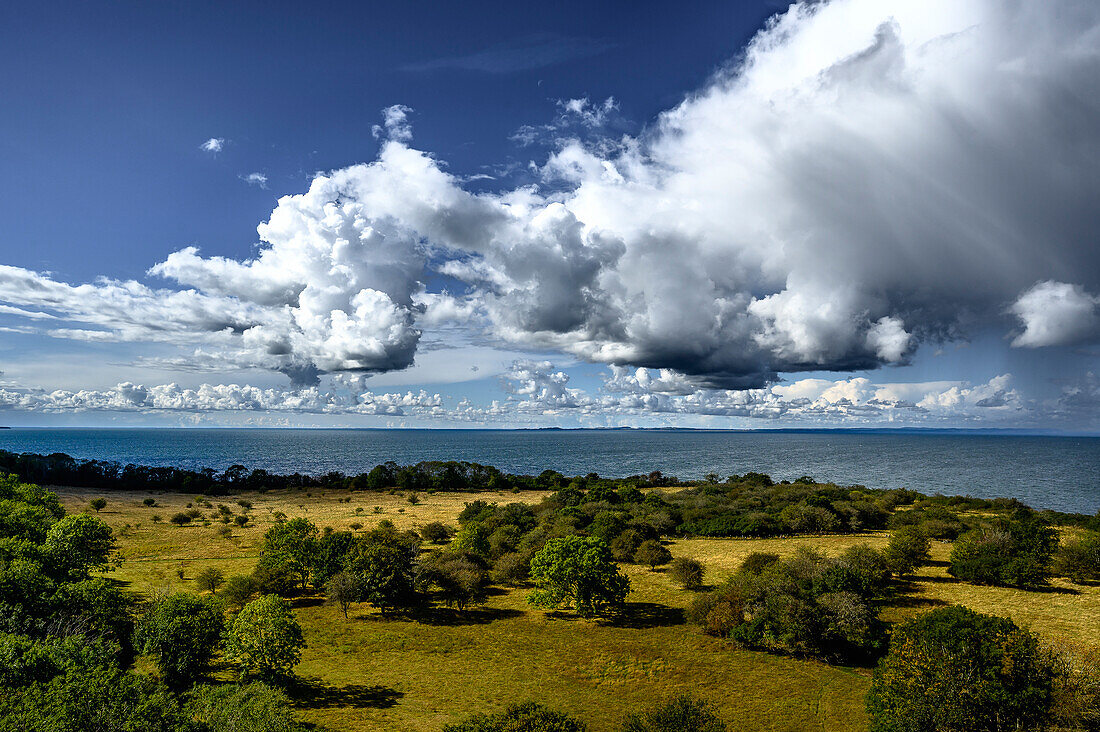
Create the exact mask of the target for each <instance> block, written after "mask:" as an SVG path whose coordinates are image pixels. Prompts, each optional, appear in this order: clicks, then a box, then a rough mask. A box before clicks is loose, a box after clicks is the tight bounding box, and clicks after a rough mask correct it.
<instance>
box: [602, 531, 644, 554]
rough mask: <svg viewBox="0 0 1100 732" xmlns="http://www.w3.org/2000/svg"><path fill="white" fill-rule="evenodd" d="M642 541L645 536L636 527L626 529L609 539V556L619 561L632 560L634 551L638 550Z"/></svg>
mask: <svg viewBox="0 0 1100 732" xmlns="http://www.w3.org/2000/svg"><path fill="white" fill-rule="evenodd" d="M643 541H645V537H643V536H642V535H641V534H640V533H639V532H638V530H637V529H626V530H625V531H623V532H622V533H621V534H619V535H618V536H616V537H615V538H614V539H613V540H612V541H611V544H610V545H609V548H610V549H611V556H613V557H615V560H616V561H619V562H633V561H634V553H635V552H637V551H638V547H640V546H641V545H642V542H643Z"/></svg>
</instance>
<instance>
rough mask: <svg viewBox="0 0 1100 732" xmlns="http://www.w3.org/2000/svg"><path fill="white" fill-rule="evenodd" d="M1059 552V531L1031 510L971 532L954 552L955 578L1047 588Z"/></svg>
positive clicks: (993, 583) (961, 538) (964, 536)
mask: <svg viewBox="0 0 1100 732" xmlns="http://www.w3.org/2000/svg"><path fill="white" fill-rule="evenodd" d="M1057 549H1058V532H1057V531H1055V530H1054V529H1053V528H1051V527H1049V526H1046V525H1045V524H1043V523H1042V522H1041V521H1040V520H1039V518H1038V516H1037V515H1035V514H1034V513H1033V512H1030V511H1019V512H1017V514H1016V515H1015V516H1014V517H1013V518H1012V519H998V520H996V521H993V522H991V523H990V524H988V525H986V526H983V527H980V528H978V529H974V530H973V531H969V532H967V533H966V534H964V535H963V536H962V537H960V538H959V540H958V541H956V542H955V547H954V548H953V549H952V550H951V566H950V567H949V568H948V570H947V571H948V573H949V574H950V575H951V576H953V577H958V578H959V579H962V580H966V581H968V582H974V583H977V584H988V585H1004V586H1008V587H1037V586H1041V585H1045V584H1046V583H1047V578H1048V577H1049V576H1050V568H1051V560H1052V558H1053V556H1054V552H1055V551H1056V550H1057Z"/></svg>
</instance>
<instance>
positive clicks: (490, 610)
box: [409, 607, 523, 625]
mask: <svg viewBox="0 0 1100 732" xmlns="http://www.w3.org/2000/svg"><path fill="white" fill-rule="evenodd" d="M521 615H523V611H522V610H512V609H509V608H496V607H477V608H466V609H465V610H456V609H454V608H449V607H429V608H425V609H423V610H418V611H416V612H415V613H410V614H409V618H410V619H411V620H415V621H416V622H418V623H423V624H424V625H486V624H488V623H492V622H495V621H497V620H508V619H511V618H518V617H519V616H521Z"/></svg>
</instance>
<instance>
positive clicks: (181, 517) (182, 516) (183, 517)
mask: <svg viewBox="0 0 1100 732" xmlns="http://www.w3.org/2000/svg"><path fill="white" fill-rule="evenodd" d="M168 521H169V522H170V523H173V524H175V525H176V526H183V525H185V524H189V523H191V517H190V516H189V515H187V514H186V513H183V512H182V511H181V512H179V513H174V514H172V518H170V519H168Z"/></svg>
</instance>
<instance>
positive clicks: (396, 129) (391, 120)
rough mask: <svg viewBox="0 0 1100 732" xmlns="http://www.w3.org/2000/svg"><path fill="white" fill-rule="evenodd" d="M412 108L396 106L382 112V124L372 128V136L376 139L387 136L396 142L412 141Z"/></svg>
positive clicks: (402, 105) (401, 105)
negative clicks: (410, 115) (410, 116)
mask: <svg viewBox="0 0 1100 732" xmlns="http://www.w3.org/2000/svg"><path fill="white" fill-rule="evenodd" d="M411 112H412V108H411V107H406V106H405V105H404V104H394V105H391V106H389V107H386V108H385V109H383V110H382V124H381V125H374V126H373V127H371V134H373V135H374V137H375V138H378V137H381V136H382V135H385V136H386V139H388V140H394V141H395V142H408V141H410V140H412V125H411V124H409V114H410V113H411Z"/></svg>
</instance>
